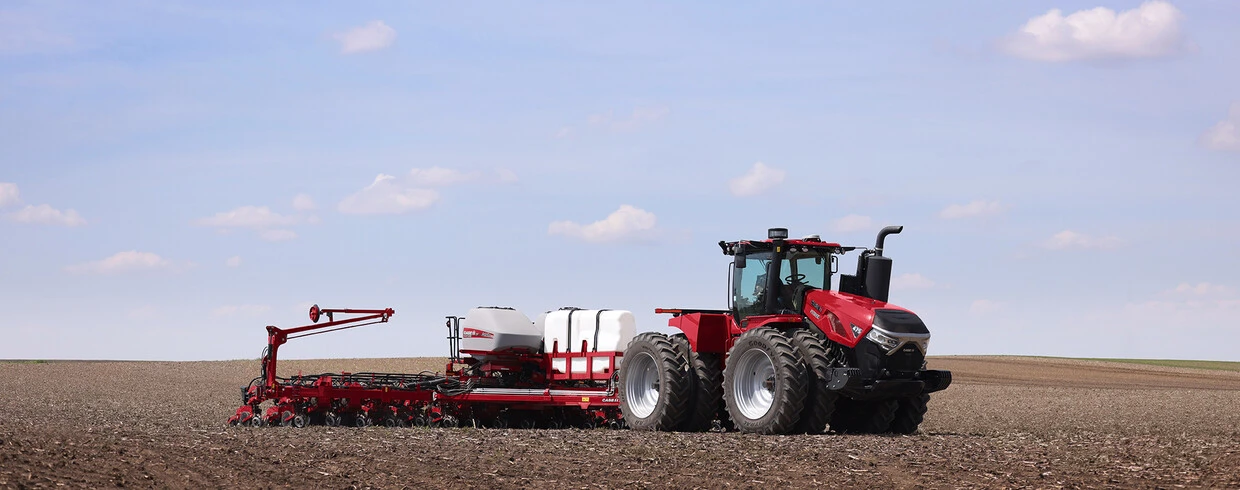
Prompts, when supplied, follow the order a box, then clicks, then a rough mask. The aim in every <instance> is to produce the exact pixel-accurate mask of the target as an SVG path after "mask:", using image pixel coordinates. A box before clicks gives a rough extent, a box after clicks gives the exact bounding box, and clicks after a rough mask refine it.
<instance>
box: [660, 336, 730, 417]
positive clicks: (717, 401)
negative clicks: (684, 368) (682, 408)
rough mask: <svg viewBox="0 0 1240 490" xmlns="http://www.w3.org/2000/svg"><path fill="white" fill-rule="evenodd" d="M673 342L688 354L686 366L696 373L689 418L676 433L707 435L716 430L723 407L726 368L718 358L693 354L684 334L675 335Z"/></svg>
mask: <svg viewBox="0 0 1240 490" xmlns="http://www.w3.org/2000/svg"><path fill="white" fill-rule="evenodd" d="M672 341H673V342H675V343H676V347H677V349H679V350H680V351H681V352H683V353H684V354H685V362H687V363H688V365H689V367H690V369H691V370H692V372H693V376H691V377H690V381H691V382H692V383H691V384H692V386H693V387H692V388H691V390H690V391H691V392H692V396H691V397H690V400H691V401H690V402H689V415H688V416H687V417H685V421H684V422H681V424H680V427H677V429H678V430H681V431H684V432H704V431H708V430H710V429H711V428H712V427H714V424H715V419H716V417H717V416H718V415H719V407H721V406H722V405H723V367H722V363H721V362H720V361H719V355H718V354H704V353H700V352H694V351H693V349H692V348H691V347H690V346H689V339H687V338H685V335H684V334H676V335H673V336H672Z"/></svg>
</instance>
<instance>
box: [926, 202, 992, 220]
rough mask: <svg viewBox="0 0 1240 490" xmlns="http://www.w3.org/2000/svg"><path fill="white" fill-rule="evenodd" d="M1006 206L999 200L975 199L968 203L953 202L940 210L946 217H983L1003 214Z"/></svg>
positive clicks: (940, 213)
mask: <svg viewBox="0 0 1240 490" xmlns="http://www.w3.org/2000/svg"><path fill="white" fill-rule="evenodd" d="M1003 211H1004V207H1003V205H1002V204H1000V203H999V201H973V202H970V203H968V204H952V205H950V206H947V207H946V208H943V210H942V211H939V217H940V218H944V219H960V218H983V217H988V216H997V215H999V214H1002V213H1003Z"/></svg>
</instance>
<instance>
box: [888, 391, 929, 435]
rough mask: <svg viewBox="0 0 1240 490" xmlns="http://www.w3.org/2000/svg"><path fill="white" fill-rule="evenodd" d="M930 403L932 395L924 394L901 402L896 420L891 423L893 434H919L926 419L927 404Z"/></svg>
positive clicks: (906, 398)
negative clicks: (919, 428) (918, 430)
mask: <svg viewBox="0 0 1240 490" xmlns="http://www.w3.org/2000/svg"><path fill="white" fill-rule="evenodd" d="M929 402H930V394H929V393H922V394H920V395H914V396H910V397H905V398H901V399H900V400H899V405H900V406H899V408H897V409H896V416H895V420H892V421H891V432H892V433H895V434H912V433H914V432H917V426H919V425H921V422H922V420H924V419H925V417H926V404H927V403H929Z"/></svg>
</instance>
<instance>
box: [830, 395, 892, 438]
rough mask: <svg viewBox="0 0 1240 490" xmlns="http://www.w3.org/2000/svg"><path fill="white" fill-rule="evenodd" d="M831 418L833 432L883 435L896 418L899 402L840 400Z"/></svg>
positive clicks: (837, 401) (836, 402)
mask: <svg viewBox="0 0 1240 490" xmlns="http://www.w3.org/2000/svg"><path fill="white" fill-rule="evenodd" d="M835 404H836V405H835V413H834V414H832V416H831V430H833V431H836V432H839V433H841V434H882V433H884V432H887V431H888V430H890V428H891V422H892V420H895V418H896V409H897V408H899V406H900V404H899V402H898V401H897V400H869V401H858V400H853V399H849V398H842V397H841V398H839V399H837V400H836V401H835Z"/></svg>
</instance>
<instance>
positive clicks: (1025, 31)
mask: <svg viewBox="0 0 1240 490" xmlns="http://www.w3.org/2000/svg"><path fill="white" fill-rule="evenodd" d="M1183 18H1184V15H1183V14H1181V13H1180V11H1179V10H1178V9H1176V8H1175V7H1174V6H1173V5H1171V4H1170V3H1168V2H1164V1H1151V2H1145V3H1143V4H1141V6H1140V7H1137V8H1135V9H1132V10H1126V11H1123V12H1119V13H1116V12H1115V11H1114V10H1111V9H1108V8H1105V7H1096V8H1093V9H1089V10H1081V11H1078V12H1075V13H1072V14H1070V15H1067V16H1064V15H1063V12H1062V11H1061V10H1059V9H1053V10H1051V11H1049V12H1047V13H1046V14H1044V15H1040V16H1037V17H1034V18H1032V19H1029V22H1026V23H1025V25H1024V26H1023V27H1021V29H1020V30H1019V31H1017V32H1016V33H1015V34H1013V35H1011V36H1009V37H1008V38H1007V39H1005V40H1004V41H1003V42H1002V43H1001V48H1002V49H1003V50H1004V51H1006V52H1007V53H1008V54H1010V55H1012V56H1016V57H1019V58H1025V59H1030V60H1036V61H1050V62H1061V61H1077V60H1098V59H1135V58H1157V57H1163V56H1171V55H1175V54H1178V53H1181V52H1183V51H1185V50H1186V49H1187V48H1188V44H1187V43H1186V42H1185V41H1184V39H1183V37H1182V36H1181V35H1180V21H1181V20H1183Z"/></svg>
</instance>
